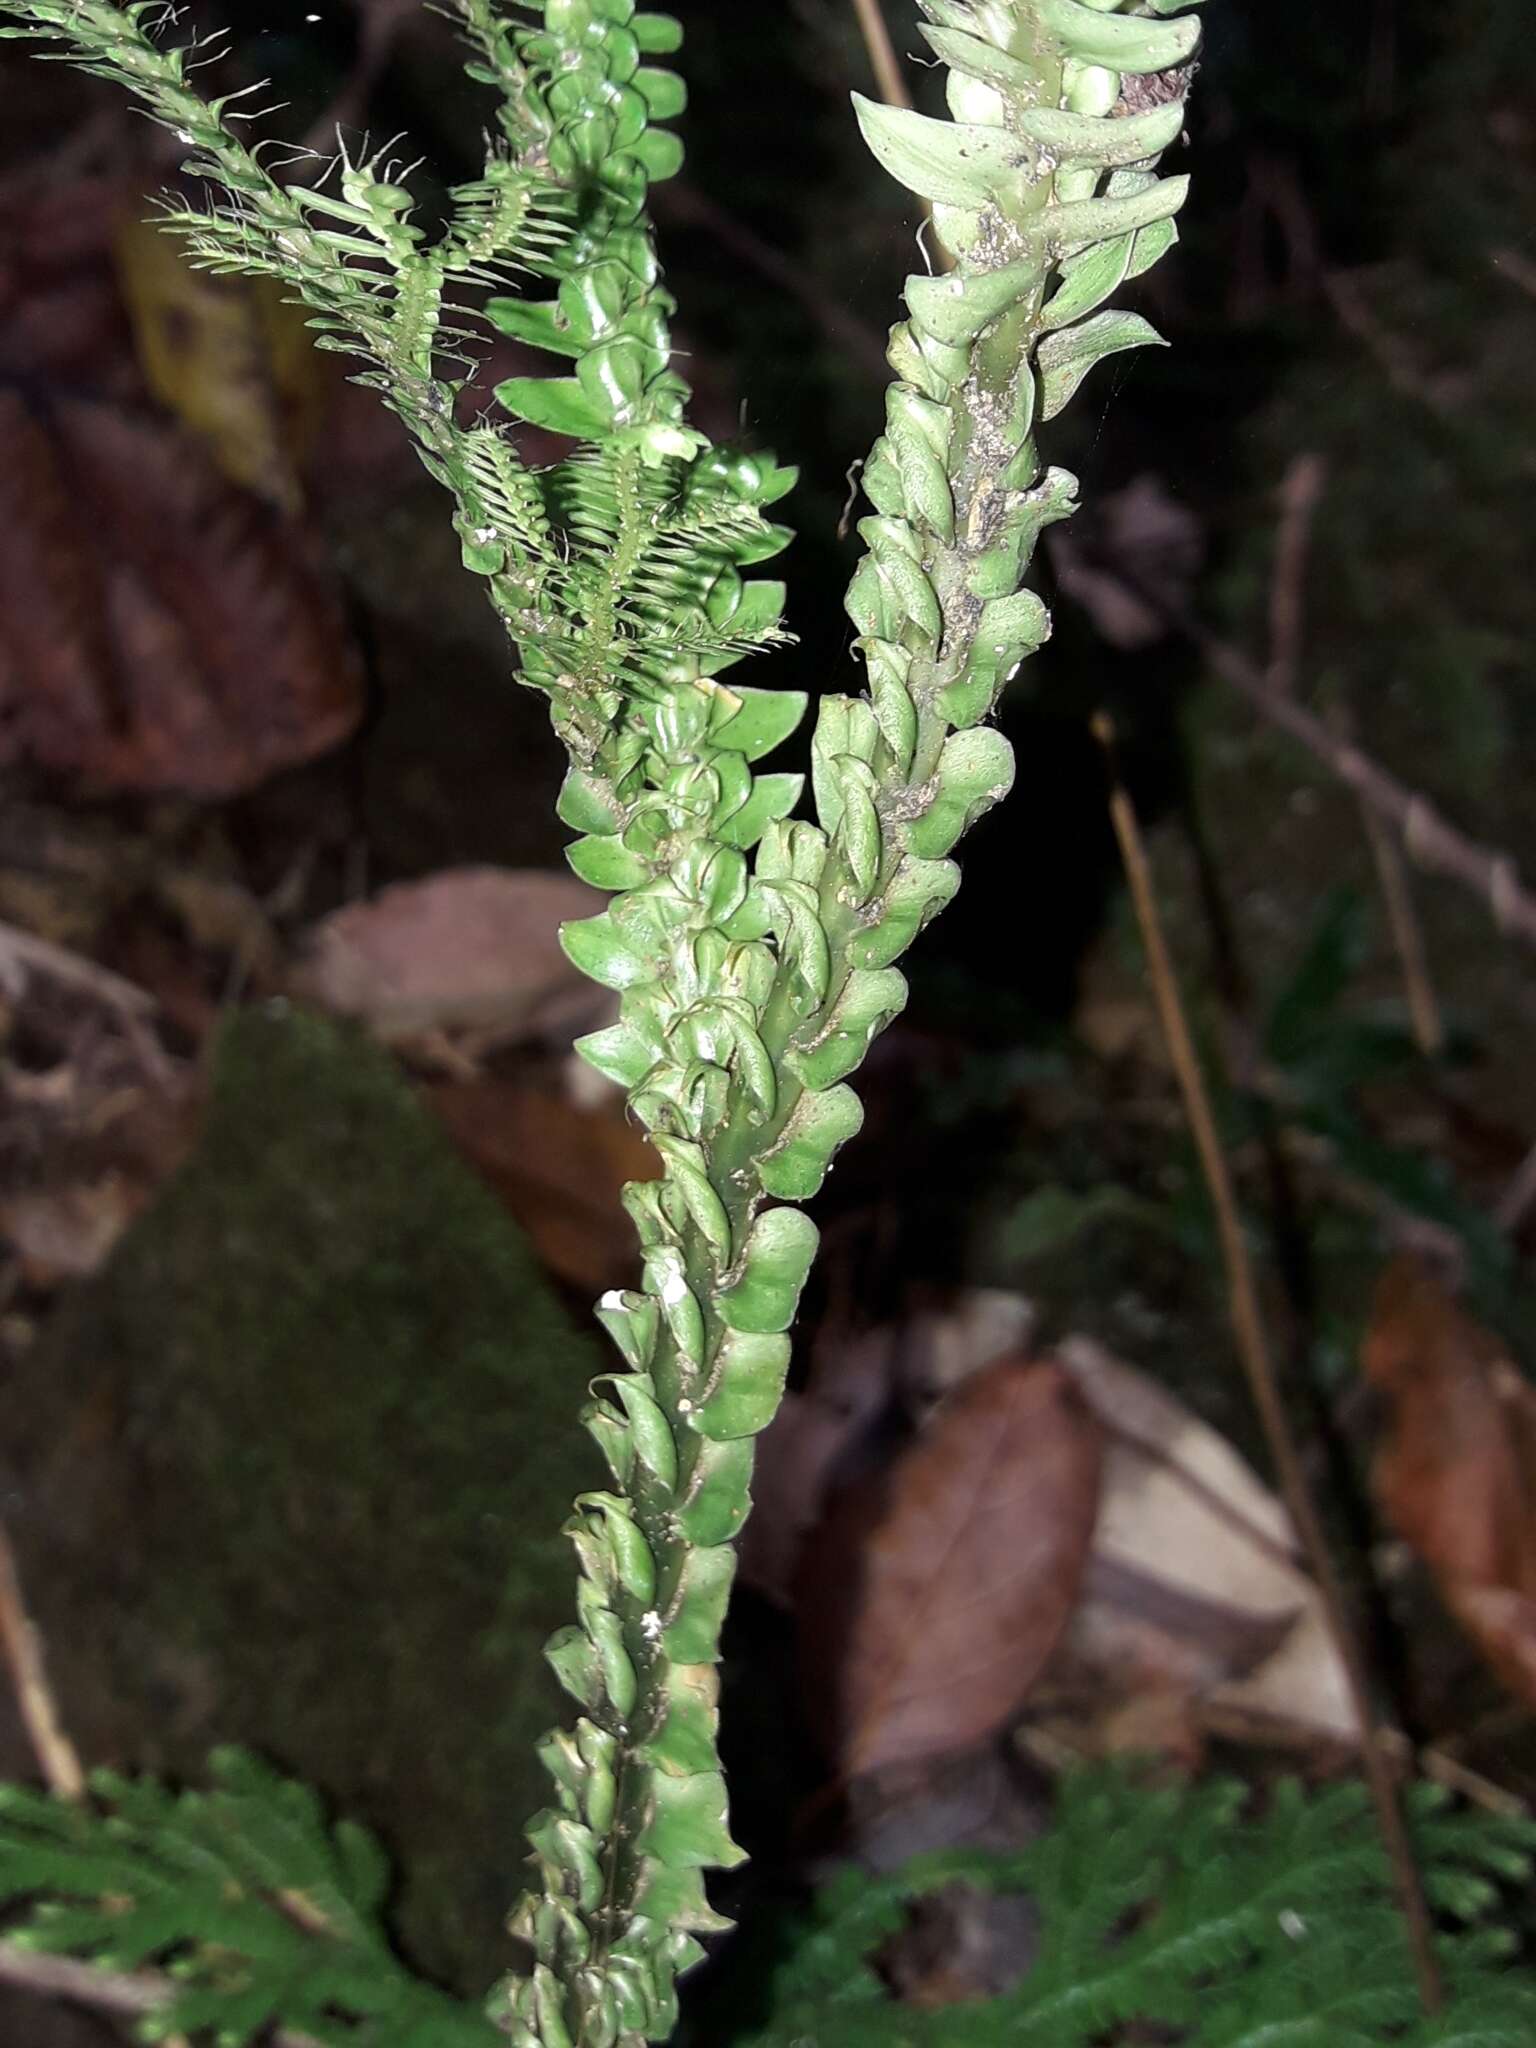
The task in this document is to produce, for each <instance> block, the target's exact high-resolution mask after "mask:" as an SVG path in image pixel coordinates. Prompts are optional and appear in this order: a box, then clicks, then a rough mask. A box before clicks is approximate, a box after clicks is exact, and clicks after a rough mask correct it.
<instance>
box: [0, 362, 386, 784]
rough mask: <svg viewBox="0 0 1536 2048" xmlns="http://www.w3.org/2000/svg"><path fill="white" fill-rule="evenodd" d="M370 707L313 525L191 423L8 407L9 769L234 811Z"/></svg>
mask: <svg viewBox="0 0 1536 2048" xmlns="http://www.w3.org/2000/svg"><path fill="white" fill-rule="evenodd" d="M362 702H363V695H362V673H361V667H360V664H359V661H358V656H357V652H356V649H355V647H354V645H353V643H352V639H351V636H350V634H349V632H348V630H347V627H346V624H345V620H344V617H343V614H342V609H341V604H340V600H339V597H338V595H337V592H336V590H335V588H334V586H333V584H332V581H331V579H330V577H329V575H328V573H327V572H326V571H325V570H324V568H323V567H322V566H321V565H320V564H319V562H318V561H317V559H316V558H315V557H314V555H313V552H312V550H311V547H310V544H309V542H308V540H307V538H306V536H305V535H304V533H303V531H302V529H301V528H299V527H298V526H296V525H295V524H294V523H293V522H292V521H290V520H287V519H284V518H283V517H281V516H280V515H278V514H277V513H274V512H273V511H271V510H270V509H269V508H267V507H266V506H264V505H262V504H260V503H259V502H258V501H257V500H256V499H255V498H253V497H251V496H250V495H249V494H248V493H245V492H242V491H239V490H237V489H235V488H234V487H233V486H232V485H230V484H228V483H226V482H225V481H224V479H223V478H221V477H220V476H219V474H218V472H217V471H216V470H215V469H214V467H213V465H212V463H211V461H210V460H209V459H208V458H207V457H206V456H205V455H204V454H203V452H202V450H201V449H200V448H199V447H198V445H197V443H196V442H195V441H194V440H192V439H191V438H190V437H189V436H188V435H187V434H186V433H185V432H184V431H183V430H182V429H180V428H177V427H174V426H169V425H166V424H163V423H162V422H161V421H159V420H157V419H154V418H152V417H149V416H147V415H135V414H131V413H129V412H127V411H123V410H120V409H118V408H116V407H114V406H111V405H102V404H96V403H92V402H90V401H87V400H83V399H77V398H73V397H70V398H62V399H56V400H51V401H44V400H41V399H39V400H37V401H36V402H29V401H28V400H27V398H25V397H24V396H23V395H22V394H21V393H19V392H15V391H12V392H6V393H0V763H3V764H10V763H13V762H16V761H23V760H25V761H30V762H33V763H35V764H36V765H38V766H40V767H42V768H45V769H47V770H49V771H50V772H52V773H54V774H57V775H61V776H64V777H67V778H68V779H70V780H71V781H73V782H75V783H78V784H79V785H80V786H82V787H83V788H84V789H86V790H87V791H90V792H93V793H111V792H123V791H134V792H139V793H150V792H153V793H167V792H173V791H174V792H179V793H182V794H186V795H191V796H197V797H204V798H215V797H228V796H232V795H235V794H237V793H239V792H241V791H244V790H248V789H252V788H255V787H256V786H257V785H258V784H260V783H261V782H263V781H265V780H266V779H267V778H268V777H269V776H270V775H272V774H274V773H275V772H276V771H277V770H278V769H280V768H287V767H291V766H293V765H295V764H296V763H298V762H301V761H307V760H310V759H312V758H314V757H315V756H316V755H318V754H322V753H325V752H326V751H328V750H329V749H330V748H331V747H333V746H335V745H337V744H338V743H339V742H340V741H341V740H343V739H345V738H346V736H347V735H348V733H350V732H351V730H352V728H353V727H354V725H355V724H356V722H357V720H358V718H359V716H360V715H361V711H362Z"/></svg>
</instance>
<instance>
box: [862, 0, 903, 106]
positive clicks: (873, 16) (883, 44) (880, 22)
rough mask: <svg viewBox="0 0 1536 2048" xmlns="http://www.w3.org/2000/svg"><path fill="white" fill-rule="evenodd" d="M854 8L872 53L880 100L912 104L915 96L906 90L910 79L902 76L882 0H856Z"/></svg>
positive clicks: (867, 45)
mask: <svg viewBox="0 0 1536 2048" xmlns="http://www.w3.org/2000/svg"><path fill="white" fill-rule="evenodd" d="M853 11H854V13H855V14H856V15H857V16H858V20H859V32H860V34H861V35H862V36H863V38H864V47H865V49H866V50H868V52H869V61H870V64H871V66H872V68H873V70H874V74H875V83H876V85H877V86H878V87H879V88H880V97H881V99H883V100H884V101H885V103H886V105H887V106H891V107H910V106H911V104H912V95H911V94H910V93H909V92H908V91H907V81H906V80H905V78H903V77H902V75H901V65H900V63H899V62H898V61H897V57H896V46H895V44H894V43H893V42H892V41H891V32H890V30H889V29H888V28H887V27H886V25H885V15H884V14H883V13H882V11H881V7H880V0H853Z"/></svg>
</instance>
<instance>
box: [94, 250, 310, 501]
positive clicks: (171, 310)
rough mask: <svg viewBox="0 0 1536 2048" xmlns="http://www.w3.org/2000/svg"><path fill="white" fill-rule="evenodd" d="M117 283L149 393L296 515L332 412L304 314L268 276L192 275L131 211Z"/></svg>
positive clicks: (223, 460) (234, 476) (222, 462)
mask: <svg viewBox="0 0 1536 2048" xmlns="http://www.w3.org/2000/svg"><path fill="white" fill-rule="evenodd" d="M113 253H114V255H115V258H116V267H117V276H118V282H119V285H120V287H121V289H122V294H123V300H124V303H125V305H126V306H127V309H128V315H129V319H130V320H131V322H132V324H133V337H134V346H135V350H136V353H137V355H138V359H139V364H140V367H141V368H142V370H143V372H144V376H145V379H146V381H147V382H148V384H149V387H150V389H151V391H153V393H154V395H155V397H156V398H157V399H159V401H160V403H161V404H162V405H164V406H165V407H166V408H167V409H168V410H169V411H171V412H173V413H174V414H175V415H176V417H177V418H178V419H180V420H182V421H184V422H185V424H186V425H187V426H189V427H190V428H191V429H192V431H193V432H194V433H195V434H197V436H198V437H199V439H200V440H202V441H203V442H204V444H205V445H206V446H207V448H208V449H209V451H210V453H211V454H212V456H213V459H214V461H215V462H216V463H217V464H218V466H219V468H220V469H221V470H222V471H223V472H224V474H225V475H226V476H227V477H228V478H229V479H230V480H231V482H233V483H236V484H239V485H241V486H243V487H244V488H245V489H246V490H251V491H255V492H256V493H257V495H258V496H259V497H262V498H265V499H266V500H267V502H268V503H269V504H273V505H276V506H278V507H279V508H280V509H281V510H283V511H285V512H289V513H297V512H298V511H299V509H300V507H301V504H302V500H303V493H302V491H301V489H300V486H299V466H298V458H299V457H300V456H302V455H303V454H304V453H305V451H306V450H307V449H308V448H309V447H310V445H311V444H312V442H313V439H314V435H315V431H316V428H317V426H318V424H319V420H320V417H321V415H322V413H323V411H324V407H325V399H326V395H327V392H326V382H325V380H324V379H323V377H322V369H323V365H324V360H325V359H324V357H322V356H318V355H316V353H315V351H314V348H313V346H312V344H311V341H310V337H309V334H308V331H307V329H306V327H305V324H304V313H303V310H302V308H300V307H298V306H295V305H293V304H292V303H291V302H290V301H289V300H287V299H285V298H284V296H283V293H282V290H281V288H280V287H279V286H277V285H275V284H274V283H273V282H272V281H271V280H270V279H268V278H242V277H220V276H218V275H217V274H216V273H214V272H212V271H207V270H198V269H195V268H194V267H193V266H192V264H191V263H190V262H189V261H188V260H187V256H186V253H185V251H184V249H183V248H182V246H181V244H180V243H179V242H178V241H177V239H176V238H175V237H174V236H172V235H168V234H166V233H165V231H164V229H163V228H162V227H161V226H160V224H159V223H158V222H156V221H153V220H144V219H141V218H140V217H139V215H138V214H137V213H136V212H135V213H129V214H127V215H126V216H125V217H124V218H123V219H122V220H121V222H120V223H119V226H118V232H117V235H116V238H115V243H114V251H113Z"/></svg>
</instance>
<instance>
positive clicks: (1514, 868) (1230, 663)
mask: <svg viewBox="0 0 1536 2048" xmlns="http://www.w3.org/2000/svg"><path fill="white" fill-rule="evenodd" d="M1106 573H1108V574H1114V575H1117V576H1118V577H1119V579H1120V581H1121V582H1122V583H1124V584H1125V586H1126V588H1127V590H1128V591H1129V592H1130V593H1131V594H1132V595H1133V596H1134V597H1136V598H1137V599H1138V600H1139V601H1140V602H1141V603H1142V604H1144V605H1147V606H1149V607H1150V608H1151V609H1152V610H1153V611H1155V612H1156V613H1157V614H1158V615H1159V617H1161V618H1163V619H1165V620H1166V621H1167V622H1168V624H1169V625H1170V626H1172V627H1173V628H1175V629H1176V630H1177V631H1178V632H1180V633H1182V634H1184V636H1185V637H1186V639H1188V640H1190V641H1192V642H1193V644H1194V645H1195V646H1196V647H1198V648H1199V649H1200V651H1201V653H1202V654H1203V655H1204V656H1205V658H1206V660H1207V661H1208V662H1209V664H1210V666H1211V668H1212V670H1213V671H1214V672H1215V674H1217V675H1219V676H1220V677H1221V679H1222V681H1223V682H1226V683H1230V684H1231V686H1232V688H1233V689H1234V690H1236V691H1237V692H1238V694H1239V695H1240V696H1242V697H1246V698H1247V700H1248V702H1249V703H1250V704H1251V705H1252V706H1253V707H1254V709H1255V710H1256V711H1258V712H1260V713H1261V714H1262V716H1263V717H1265V718H1266V719H1268V721H1269V723H1270V724H1271V725H1275V726H1278V727H1279V728H1280V730H1281V731H1282V732H1285V733H1288V734H1289V735H1290V737H1291V738H1292V739H1293V740H1295V741H1296V742H1297V743H1298V744H1299V745H1300V746H1303V747H1305V748H1306V750H1307V752H1308V753H1309V754H1311V755H1312V756H1313V757H1314V758H1315V759H1316V760H1318V761H1319V762H1321V763H1322V765H1323V766H1324V767H1325V768H1327V769H1328V770H1329V771H1330V772H1331V773H1332V774H1334V775H1336V776H1337V777H1338V778H1339V780H1340V781H1341V782H1343V783H1344V784H1346V785H1347V787H1348V788H1350V789H1352V790H1353V791H1354V792H1355V794H1356V795H1357V796H1358V797H1360V798H1361V799H1362V800H1363V801H1364V802H1366V803H1368V804H1369V805H1370V806H1371V809H1372V810H1373V811H1375V813H1376V814H1377V816H1378V817H1380V818H1384V819H1385V820H1386V822H1387V823H1388V824H1389V825H1391V826H1393V827H1395V829H1396V830H1397V831H1398V832H1399V833H1400V834H1401V836H1402V843H1403V846H1404V849H1405V851H1406V852H1407V854H1408V856H1409V858H1410V859H1411V860H1412V861H1413V862H1414V864H1415V865H1416V866H1417V867H1420V868H1422V869H1423V870H1424V872H1425V873H1426V874H1432V875H1445V876H1448V877H1449V878H1450V879H1451V880H1452V881H1454V882H1460V883H1461V884H1462V886H1463V887H1464V888H1466V889H1470V890H1471V891H1472V893H1473V894H1474V895H1475V896H1478V897H1480V898H1481V899H1482V901H1483V902H1484V903H1486V904H1487V906H1488V908H1489V910H1490V911H1491V912H1492V914H1493V921H1494V923H1495V924H1496V925H1497V926H1498V928H1499V930H1500V931H1501V932H1503V933H1504V934H1505V935H1506V936H1507V937H1510V938H1517V939H1520V940H1522V941H1523V942H1524V943H1525V944H1526V945H1528V946H1536V896H1533V895H1532V894H1531V892H1530V890H1529V889H1527V888H1526V886H1525V884H1524V883H1523V882H1522V881H1521V879H1520V869H1519V866H1518V864H1517V862H1516V861H1515V859H1514V856H1513V855H1512V854H1509V853H1506V852H1504V851H1503V850H1502V849H1501V848H1499V847H1494V846H1486V845H1484V844H1482V843H1481V842H1480V841H1478V840H1476V839H1471V838H1469V837H1468V836H1467V834H1466V833H1465V832H1461V831H1458V830H1457V828H1456V827H1455V826H1454V825H1452V824H1449V823H1448V822H1447V821H1446V819H1444V818H1443V817H1441V815H1440V813H1439V812H1438V811H1437V810H1436V809H1435V807H1434V805H1433V804H1432V803H1431V802H1430V801H1429V799H1428V797H1426V796H1423V795H1421V794H1420V793H1419V791H1417V790H1415V789H1410V788H1409V787H1408V785H1407V784H1406V783H1404V782H1399V781H1398V779H1397V777H1396V776H1395V775H1393V774H1392V773H1391V772H1390V771H1389V770H1388V769H1385V768H1383V767H1382V766H1381V765H1380V764H1379V763H1378V762H1376V761H1373V760H1372V759H1371V757H1370V756H1369V755H1368V754H1366V753H1363V752H1362V751H1361V749H1360V748H1359V746H1357V745H1356V743H1355V742H1354V741H1353V740H1350V739H1341V738H1340V737H1339V736H1338V734H1336V733H1332V732H1330V731H1329V729H1328V727H1327V725H1326V724H1325V723H1324V722H1323V720H1322V719H1320V718H1318V717H1316V716H1315V715H1314V714H1313V713H1312V712H1310V711H1308V710H1307V708H1306V707H1305V705H1303V704H1300V703H1298V702H1297V701H1296V700H1295V698H1293V697H1290V696H1287V695H1286V694H1285V692H1284V691H1282V690H1276V689H1274V688H1273V687H1272V686H1271V684H1270V682H1269V680H1268V678H1267V677H1266V676H1265V674H1264V672H1263V670H1262V669H1261V668H1260V667H1259V666H1258V664H1257V663H1256V662H1252V661H1250V660H1249V659H1248V657H1247V655H1246V654H1244V653H1243V651H1242V649H1241V648H1240V647H1235V646H1234V645H1233V644H1232V642H1231V641H1229V640H1223V639H1222V638H1221V636H1220V635H1219V634H1217V633H1213V632H1212V631H1211V629H1210V627H1209V626H1206V625H1204V624H1202V623H1201V621H1200V620H1199V619H1197V618H1195V617H1194V616H1193V614H1191V613H1189V612H1187V611H1185V610H1183V609H1182V607H1180V606H1177V605H1172V604H1170V603H1169V602H1168V600H1167V598H1166V597H1164V596H1163V594H1162V593H1161V592H1160V591H1158V590H1155V589H1153V588H1152V587H1151V586H1150V585H1149V584H1146V583H1144V582H1142V581H1141V579H1140V578H1139V577H1135V576H1129V575H1127V574H1126V573H1125V571H1124V569H1122V568H1120V567H1119V566H1118V565H1116V566H1115V567H1113V568H1112V569H1111V568H1108V567H1106Z"/></svg>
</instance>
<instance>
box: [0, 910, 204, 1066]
mask: <svg viewBox="0 0 1536 2048" xmlns="http://www.w3.org/2000/svg"><path fill="white" fill-rule="evenodd" d="M30 974H41V975H45V976H47V977H50V978H51V979H52V980H54V981H58V982H62V983H64V985H65V986H66V987H68V988H76V989H79V990H80V991H81V992H82V993H83V994H85V995H90V996H94V997H95V998H96V1000H97V1001H98V1002H101V1003H104V1004H105V1005H106V1007H107V1008H108V1009H109V1010H111V1011H113V1012H114V1014H115V1015H116V1016H117V1018H118V1020H119V1022H120V1023H121V1024H122V1027H123V1031H124V1034H125V1036H126V1037H127V1038H128V1040H129V1042H130V1043H131V1044H132V1046H133V1049H134V1051H135V1052H136V1053H137V1054H138V1056H139V1060H140V1062H141V1064H142V1065H143V1067H144V1069H145V1071H146V1073H147V1074H148V1075H149V1076H150V1078H151V1079H152V1080H153V1081H155V1082H156V1083H157V1084H158V1085H159V1086H160V1087H168V1086H169V1085H170V1083H171V1081H172V1079H173V1078H174V1076H173V1073H172V1068H171V1064H170V1062H169V1060H168V1059H167V1058H166V1056H165V1054H164V1053H163V1052H162V1051H161V1049H160V1046H159V1043H158V1041H157V1040H156V1038H155V1035H154V1033H153V1031H152V1030H151V1029H150V1028H149V1019H150V1018H151V1017H153V1016H154V1014H155V1012H156V1010H157V1009H158V1008H159V1005H158V1004H157V1003H156V1001H155V999H154V997H153V996H152V995H151V994H150V993H149V991H148V990H147V989H142V988H140V987H139V986H138V984H137V983H136V982H132V981H125V980H124V978H123V976H122V975H120V974H114V973H113V972H112V970H111V968H110V967H99V966H98V965H97V964H96V962H95V961H94V960H87V959H86V958H85V957H84V956H83V955H82V954H80V953H72V952H70V951H69V949H68V947H66V946H56V945H55V944H54V943H53V941H52V940H51V939H42V938H39V937H38V935H37V934H36V932H29V931H24V930H23V929H22V927H21V926H20V925H15V924H5V923H0V988H3V987H5V986H7V985H8V984H10V983H14V982H15V981H16V980H17V979H18V978H19V979H21V980H25V979H26V977H27V976H28V975H30Z"/></svg>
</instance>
